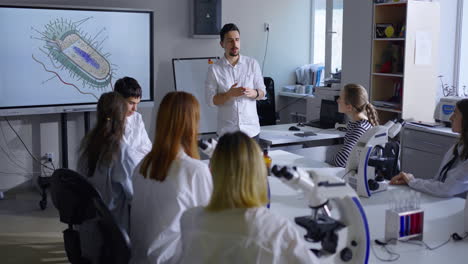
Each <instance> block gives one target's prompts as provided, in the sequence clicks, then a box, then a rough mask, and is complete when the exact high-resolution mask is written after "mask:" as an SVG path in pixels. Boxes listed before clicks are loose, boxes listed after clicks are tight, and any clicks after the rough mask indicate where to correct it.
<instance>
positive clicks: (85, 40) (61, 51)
mask: <svg viewBox="0 0 468 264" xmlns="http://www.w3.org/2000/svg"><path fill="white" fill-rule="evenodd" d="M89 19H91V17H88V18H85V19H83V20H80V21H76V22H72V21H71V20H66V19H63V18H60V19H56V20H53V21H50V22H49V23H48V24H47V25H45V26H44V30H43V31H39V30H36V29H34V28H33V30H35V31H36V32H38V33H39V34H40V35H41V37H39V38H36V39H39V40H42V41H44V43H45V45H44V46H43V47H42V48H40V50H41V51H42V52H43V53H45V54H46V56H47V57H48V58H49V59H50V61H51V63H52V65H53V66H54V67H55V68H56V69H60V70H64V69H65V70H67V71H68V73H69V75H70V77H72V78H73V79H74V80H75V81H77V82H81V83H82V87H88V88H93V89H97V90H100V91H102V90H104V89H106V87H111V88H112V75H113V69H112V68H111V64H110V62H109V57H110V54H109V53H106V54H103V52H102V44H103V42H104V40H106V38H105V37H104V38H102V39H101V40H98V38H99V35H100V34H101V33H102V32H103V31H104V30H105V28H103V29H101V30H100V31H99V32H98V33H97V34H96V35H95V36H94V37H91V36H88V34H87V33H85V32H84V31H82V30H81V29H80V28H79V26H81V25H82V24H83V23H84V22H86V21H88V20H89ZM33 59H34V60H35V61H36V62H38V63H40V64H41V65H42V66H43V68H44V70H46V71H47V72H51V73H53V74H55V76H54V77H53V78H55V77H57V78H59V79H60V81H61V82H63V83H64V84H67V85H72V86H74V87H75V88H76V89H77V90H78V91H79V92H80V93H82V94H92V95H93V96H94V97H96V98H97V96H96V95H94V94H93V93H85V92H83V91H81V89H80V88H78V86H77V85H74V84H73V83H69V82H65V81H64V80H63V78H61V76H60V74H59V73H58V72H57V71H54V70H50V69H48V68H47V67H46V65H45V64H44V62H42V61H40V60H38V59H36V58H35V57H34V55H33ZM57 65H58V66H57Z"/></svg>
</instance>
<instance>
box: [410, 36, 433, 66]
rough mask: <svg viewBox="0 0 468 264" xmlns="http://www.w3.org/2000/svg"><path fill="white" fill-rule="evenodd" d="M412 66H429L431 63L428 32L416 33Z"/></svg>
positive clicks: (430, 46) (430, 42) (430, 45)
mask: <svg viewBox="0 0 468 264" xmlns="http://www.w3.org/2000/svg"><path fill="white" fill-rule="evenodd" d="M415 41H416V43H415V45H414V64H416V65H429V64H431V61H432V39H431V35H430V33H429V32H428V31H416V40H415Z"/></svg>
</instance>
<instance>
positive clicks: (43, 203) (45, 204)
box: [39, 200, 47, 210]
mask: <svg viewBox="0 0 468 264" xmlns="http://www.w3.org/2000/svg"><path fill="white" fill-rule="evenodd" d="M39 206H40V207H41V209H42V210H45V209H46V208H47V200H41V201H40V202H39Z"/></svg>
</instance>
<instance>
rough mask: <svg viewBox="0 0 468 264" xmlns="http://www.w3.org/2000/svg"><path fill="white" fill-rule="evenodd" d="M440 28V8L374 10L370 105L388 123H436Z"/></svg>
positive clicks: (414, 5)
mask: <svg viewBox="0 0 468 264" xmlns="http://www.w3.org/2000/svg"><path fill="white" fill-rule="evenodd" d="M439 24H440V14H439V3H437V2H423V1H417V0H408V1H406V2H398V3H383V4H374V13H373V26H374V30H373V36H372V38H373V40H372V59H371V63H372V64H371V82H370V84H371V87H370V99H371V102H372V103H373V104H374V105H375V106H376V108H377V110H378V112H379V117H380V119H381V122H382V123H384V122H386V121H387V120H390V119H393V118H400V117H401V118H403V119H414V120H418V121H426V122H430V121H433V111H434V108H435V104H436V101H435V100H436V89H437V69H438V50H439V44H438V43H439V31H440V26H439Z"/></svg>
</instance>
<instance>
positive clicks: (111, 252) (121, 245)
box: [94, 199, 131, 264]
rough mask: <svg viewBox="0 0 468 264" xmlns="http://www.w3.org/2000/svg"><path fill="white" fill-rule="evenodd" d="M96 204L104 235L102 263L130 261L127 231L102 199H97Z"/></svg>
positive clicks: (125, 263)
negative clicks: (118, 222)
mask: <svg viewBox="0 0 468 264" xmlns="http://www.w3.org/2000/svg"><path fill="white" fill-rule="evenodd" d="M94 204H95V206H96V209H97V214H98V218H99V227H100V230H101V233H102V235H103V246H104V247H103V252H102V255H101V261H100V263H114V264H127V263H129V262H130V258H131V244H130V238H129V237H128V234H127V232H125V230H124V229H123V228H122V227H120V225H119V224H117V221H116V220H115V218H114V215H112V213H111V212H110V211H109V209H108V207H107V206H106V205H105V204H104V202H103V201H102V199H95V200H94Z"/></svg>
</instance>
